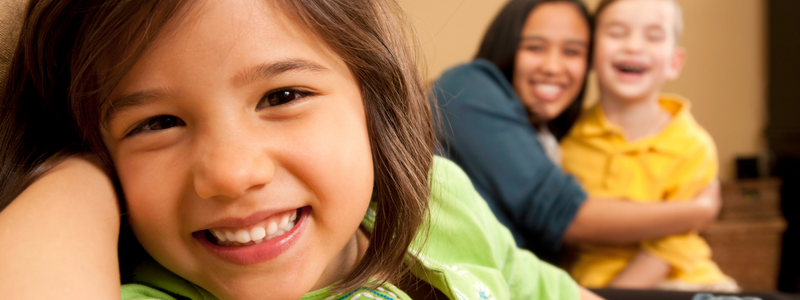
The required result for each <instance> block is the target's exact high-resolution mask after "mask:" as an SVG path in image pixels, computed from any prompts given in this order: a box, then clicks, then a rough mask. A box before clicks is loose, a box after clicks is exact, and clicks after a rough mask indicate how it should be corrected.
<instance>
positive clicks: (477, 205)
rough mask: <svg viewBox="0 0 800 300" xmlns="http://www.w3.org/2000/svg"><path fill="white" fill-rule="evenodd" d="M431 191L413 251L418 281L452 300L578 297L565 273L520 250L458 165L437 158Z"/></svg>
mask: <svg viewBox="0 0 800 300" xmlns="http://www.w3.org/2000/svg"><path fill="white" fill-rule="evenodd" d="M430 188H431V196H430V214H429V219H428V221H427V222H428V223H427V224H426V226H423V229H422V230H421V232H420V234H419V236H418V238H417V241H416V242H415V243H414V244H412V246H411V247H410V249H409V257H410V258H409V259H410V260H411V261H410V262H411V263H409V265H411V266H412V268H411V271H412V273H414V274H415V275H416V276H425V277H427V279H426V281H427V282H429V283H431V284H432V285H433V286H435V287H436V288H437V289H439V290H440V291H442V292H444V293H445V294H446V295H448V296H449V297H450V299H573V298H576V297H577V294H576V293H577V286H576V285H575V283H574V282H573V281H572V280H571V279H570V278H569V276H568V275H567V274H566V273H564V272H563V271H561V270H560V269H557V268H555V267H553V266H551V265H548V264H546V263H544V262H542V261H541V260H539V259H538V258H536V256H534V255H533V254H532V253H530V252H529V251H526V250H522V249H519V248H518V247H517V246H516V243H515V241H514V239H513V237H512V236H511V233H510V232H509V231H508V229H507V228H505V227H504V226H503V225H502V224H500V222H498V221H497V219H496V218H495V216H494V214H493V213H492V211H491V210H490V209H489V206H488V205H487V204H486V202H485V201H484V200H483V199H482V198H481V196H480V194H478V192H477V191H476V190H475V188H474V187H473V186H472V183H471V181H470V179H469V177H468V176H467V175H466V173H464V171H463V170H461V168H459V167H458V165H456V164H455V163H453V162H451V161H449V160H447V159H445V158H442V157H435V158H434V164H433V168H432V169H431V174H430ZM420 278H422V277H420Z"/></svg>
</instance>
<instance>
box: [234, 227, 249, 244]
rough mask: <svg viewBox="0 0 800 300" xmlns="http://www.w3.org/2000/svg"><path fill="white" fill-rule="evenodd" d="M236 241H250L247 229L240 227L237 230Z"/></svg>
mask: <svg viewBox="0 0 800 300" xmlns="http://www.w3.org/2000/svg"><path fill="white" fill-rule="evenodd" d="M236 241H237V242H239V243H247V242H249V241H250V233H249V232H247V230H244V229H240V230H237V231H236Z"/></svg>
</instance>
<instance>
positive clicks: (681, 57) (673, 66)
mask: <svg viewBox="0 0 800 300" xmlns="http://www.w3.org/2000/svg"><path fill="white" fill-rule="evenodd" d="M684 64H686V48H684V47H680V46H678V47H675V50H672V61H671V62H670V64H669V68H668V69H667V79H668V80H675V79H678V77H679V76H681V71H682V70H683V66H684Z"/></svg>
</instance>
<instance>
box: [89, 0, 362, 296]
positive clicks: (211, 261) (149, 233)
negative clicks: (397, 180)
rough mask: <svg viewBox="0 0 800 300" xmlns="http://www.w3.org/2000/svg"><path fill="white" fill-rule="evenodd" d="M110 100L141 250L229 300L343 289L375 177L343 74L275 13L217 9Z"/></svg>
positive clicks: (109, 135) (333, 58)
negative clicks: (339, 286) (338, 284)
mask: <svg viewBox="0 0 800 300" xmlns="http://www.w3.org/2000/svg"><path fill="white" fill-rule="evenodd" d="M203 3H204V4H202V5H199V4H198V5H196V6H194V7H192V8H191V11H190V12H189V14H188V15H187V16H186V17H185V18H183V19H180V20H181V21H175V22H173V24H171V25H169V26H167V28H165V30H164V32H163V33H162V35H161V39H160V40H159V41H158V43H156V44H155V45H154V46H153V47H152V48H151V49H150V50H149V52H147V53H146V54H145V55H144V57H143V58H142V59H141V60H140V61H139V62H138V63H137V64H136V65H135V66H134V68H133V69H132V71H131V72H130V73H128V74H127V75H126V76H125V78H124V79H123V80H122V82H121V83H120V84H119V85H118V86H117V88H116V89H115V90H114V93H113V95H112V98H111V99H112V100H111V101H112V102H111V103H112V105H113V106H114V108H115V109H116V112H115V113H114V114H113V115H112V116H111V117H110V119H109V122H108V124H107V130H105V131H104V139H105V142H106V145H107V147H108V149H109V151H110V153H111V156H112V159H113V162H114V165H115V167H116V170H117V172H118V175H119V178H120V181H121V183H122V188H123V190H124V193H125V198H126V201H127V208H128V212H129V217H130V225H131V227H132V229H133V232H134V233H135V235H136V237H137V239H138V240H139V242H140V243H141V244H142V246H143V247H144V248H145V250H147V252H148V253H149V254H150V255H151V256H152V257H153V258H154V259H155V260H156V261H158V262H159V263H161V264H162V265H163V266H165V267H166V268H167V269H169V270H171V271H172V272H174V273H176V274H178V275H180V276H181V277H183V278H185V279H187V280H189V281H191V282H193V283H195V284H198V285H200V286H201V287H203V288H205V289H206V290H208V291H210V292H211V293H213V294H214V295H216V296H218V297H220V298H223V299H255V298H258V299H264V298H270V299H285V298H295V299H296V298H299V297H301V296H302V295H303V294H304V293H306V292H308V291H310V290H314V289H318V288H321V287H324V286H327V285H330V284H332V283H334V282H335V281H337V280H340V279H343V277H344V276H345V275H346V274H348V273H349V272H350V271H351V270H352V269H353V268H354V266H355V264H356V263H357V262H358V260H359V259H360V257H361V254H362V253H363V250H364V249H365V248H364V247H365V245H366V244H365V238H364V236H363V233H361V232H360V231H359V230H358V227H359V224H360V222H361V220H362V217H363V216H364V213H365V212H366V210H367V207H368V204H369V201H370V197H371V194H372V184H373V166H372V156H371V151H370V143H369V140H368V135H367V127H366V116H365V110H364V105H363V103H362V98H361V93H360V91H359V87H358V84H357V82H356V80H355V78H354V77H353V74H352V73H351V72H350V70H349V69H348V67H347V65H346V64H345V62H344V61H343V60H342V59H341V58H340V57H339V56H338V55H336V54H335V53H334V52H332V50H330V49H329V48H328V47H327V46H326V45H324V44H322V43H321V42H320V40H319V39H317V38H316V37H315V36H313V35H312V34H310V33H309V32H308V31H306V30H305V28H301V27H299V26H298V25H297V24H295V23H294V22H292V21H291V20H288V19H287V17H286V16H285V15H284V14H283V13H281V11H280V10H278V9H277V8H275V7H273V6H270V4H267V3H266V1H257V0H252V1H207V2H203Z"/></svg>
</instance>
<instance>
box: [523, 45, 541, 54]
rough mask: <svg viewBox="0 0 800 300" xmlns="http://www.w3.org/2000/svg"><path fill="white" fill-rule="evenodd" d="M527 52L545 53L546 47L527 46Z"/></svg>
mask: <svg viewBox="0 0 800 300" xmlns="http://www.w3.org/2000/svg"><path fill="white" fill-rule="evenodd" d="M525 50H528V51H531V52H542V51H544V46H541V45H528V46H525Z"/></svg>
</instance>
